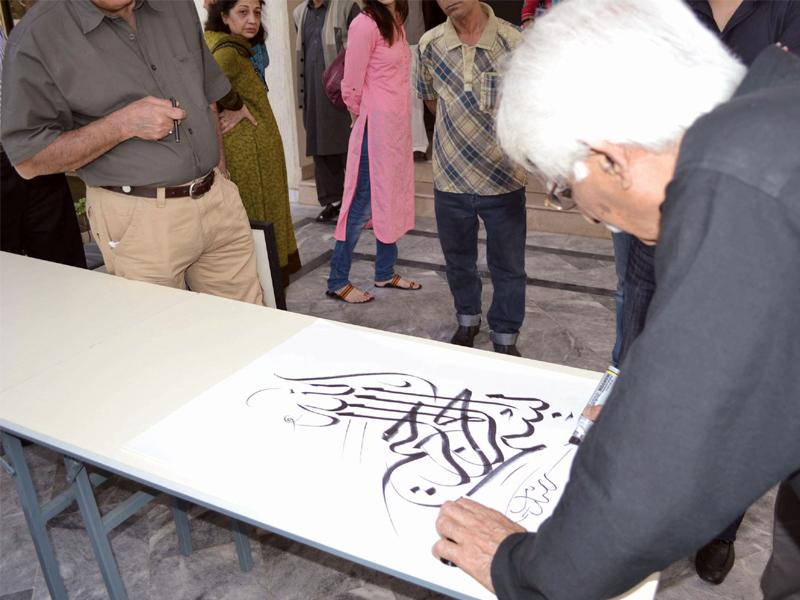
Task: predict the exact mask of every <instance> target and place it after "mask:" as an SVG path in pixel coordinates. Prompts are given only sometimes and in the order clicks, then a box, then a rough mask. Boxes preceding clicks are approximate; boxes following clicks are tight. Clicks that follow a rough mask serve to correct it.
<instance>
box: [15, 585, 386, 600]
mask: <svg viewBox="0 0 800 600" xmlns="http://www.w3.org/2000/svg"><path fill="white" fill-rule="evenodd" d="M0 600H1V599H0ZM330 600H396V599H395V595H394V594H393V593H392V590H391V589H389V588H388V587H382V586H378V585H365V586H364V587H360V588H356V589H354V590H350V591H348V592H345V593H343V594H336V595H335V596H331V598H330Z"/></svg>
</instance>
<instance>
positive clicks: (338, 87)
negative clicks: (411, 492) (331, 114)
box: [322, 50, 347, 110]
mask: <svg viewBox="0 0 800 600" xmlns="http://www.w3.org/2000/svg"><path fill="white" fill-rule="evenodd" d="M346 52H347V50H342V51H341V52H339V54H338V55H337V56H336V58H334V59H333V62H332V63H331V64H330V65H328V68H327V69H325V72H324V73H323V74H322V87H324V88H325V93H326V94H327V95H328V98H329V99H330V101H331V102H332V103H333V105H334V106H337V107H339V108H343V109H345V110H347V105H346V104H345V103H344V99H342V78H344V55H345V53H346Z"/></svg>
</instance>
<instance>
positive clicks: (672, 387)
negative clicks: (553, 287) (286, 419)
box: [492, 48, 800, 600]
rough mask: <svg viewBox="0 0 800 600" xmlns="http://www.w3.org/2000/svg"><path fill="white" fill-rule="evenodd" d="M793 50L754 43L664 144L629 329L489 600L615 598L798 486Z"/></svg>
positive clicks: (799, 190) (497, 569) (798, 214)
mask: <svg viewBox="0 0 800 600" xmlns="http://www.w3.org/2000/svg"><path fill="white" fill-rule="evenodd" d="M799 139H800V58H798V57H796V56H793V55H792V54H789V53H786V52H783V51H781V50H778V49H777V48H767V49H766V50H764V52H763V53H762V54H761V55H759V57H758V58H757V59H756V61H755V62H754V63H753V65H752V67H751V68H750V70H749V71H748V74H747V76H746V77H745V79H744V81H743V82H742V84H741V85H740V86H739V88H738V89H737V91H736V94H735V95H734V97H733V98H732V99H731V100H730V101H729V102H727V103H725V104H723V105H721V106H719V107H717V108H716V109H715V110H713V111H712V112H711V113H709V114H708V115H705V116H703V117H701V118H700V119H698V120H697V121H696V122H695V123H694V124H693V125H692V126H691V127H690V128H689V129H688V131H687V132H686V134H685V136H684V138H683V141H682V143H681V146H680V151H679V155H678V162H677V166H676V170H675V174H674V177H673V179H672V181H671V182H670V184H669V185H668V187H667V193H666V199H665V201H664V203H663V205H662V221H661V236H660V238H659V245H658V253H657V254H656V276H657V290H656V294H655V296H654V297H653V302H652V304H651V306H650V310H649V312H648V318H647V328H646V329H645V330H644V331H643V332H642V334H641V335H640V336H639V338H637V340H636V341H635V342H634V344H633V346H632V347H631V352H630V354H629V355H628V357H627V358H626V363H625V367H626V368H625V371H624V372H623V373H622V375H621V376H620V378H619V380H618V382H617V384H616V386H615V388H614V391H613V392H612V394H611V397H610V398H609V401H608V404H607V406H606V407H605V409H604V410H603V412H602V413H601V415H600V417H599V418H598V420H597V423H596V425H595V426H594V427H593V428H592V429H591V430H590V431H589V433H588V435H587V436H586V439H585V440H584V442H583V444H582V445H581V448H580V451H579V452H578V454H577V456H576V458H575V462H574V463H573V465H572V471H571V474H570V480H569V483H568V484H567V487H566V488H565V490H564V495H563V497H562V498H561V501H560V503H559V504H558V506H557V507H556V510H555V511H554V513H553V516H552V517H551V518H550V519H549V520H547V521H545V522H544V523H543V524H542V526H541V527H540V528H539V531H538V532H537V533H536V534H527V533H521V534H513V535H511V536H509V537H508V538H506V540H504V541H503V543H502V544H501V545H500V547H499V548H498V551H497V553H496V554H495V558H494V561H493V563H492V582H493V584H494V587H495V589H496V590H497V595H498V597H499V598H500V600H508V599H513V600H523V599H524V600H542V599H545V598H546V599H548V600H558V599H564V600H567V599H569V600H573V599H575V598H582V599H584V600H593V599H598V600H599V599H601V598H611V597H613V596H616V595H618V594H621V593H624V592H625V591H627V590H628V589H630V588H631V587H633V586H634V585H636V584H637V583H639V582H640V581H641V580H642V579H644V578H645V577H647V576H649V575H650V574H651V573H654V572H656V571H660V570H662V569H664V568H666V567H667V566H669V565H670V564H672V563H674V562H675V561H676V560H679V559H680V558H683V557H685V556H687V555H689V554H691V553H692V552H694V551H695V550H697V548H699V547H700V546H702V545H703V544H704V543H706V542H707V541H708V540H710V539H712V538H713V537H714V536H715V535H716V534H717V533H719V532H720V531H722V529H723V528H724V527H725V526H726V525H728V524H729V523H730V522H731V521H732V520H733V519H734V518H735V517H736V516H738V515H741V514H742V513H743V512H744V511H745V509H746V508H747V507H748V506H750V504H752V503H753V502H754V501H755V500H757V499H758V498H759V497H761V496H762V495H763V494H764V493H766V492H767V491H768V490H769V489H770V488H772V487H773V486H774V485H775V484H776V483H778V482H779V481H781V480H784V479H786V478H789V477H791V476H792V474H793V473H794V474H795V477H794V479H793V483H794V484H795V486H794V487H795V489H796V490H798V491H799V492H800V475H799V474H798V473H797V472H798V469H800V435H798V432H800V397H799V396H798V394H799V393H800V392H799V391H798V390H800V369H798V368H797V365H798V364H800V311H799V310H798V306H800V277H798V273H800V144H798V140H799Z"/></svg>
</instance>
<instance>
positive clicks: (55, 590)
mask: <svg viewBox="0 0 800 600" xmlns="http://www.w3.org/2000/svg"><path fill="white" fill-rule="evenodd" d="M0 436H2V443H3V448H5V451H6V457H8V460H9V463H10V465H8V466H9V467H10V470H11V471H12V472H11V473H9V475H11V477H12V479H13V480H14V485H15V486H16V488H17V494H19V501H20V504H22V511H23V513H25V520H26V521H27V522H28V529H29V531H30V533H31V537H32V538H33V545H34V547H35V548H36V554H37V555H38V557H39V564H40V565H41V566H42V573H43V575H44V580H45V583H47V589H48V591H49V592H50V597H51V598H53V599H54V600H67V590H66V588H65V587H64V580H63V579H62V578H61V573H60V572H59V570H58V564H56V557H55V554H53V546H52V545H51V544H50V537H49V536H48V535H47V519H46V518H44V516H43V515H42V509H41V507H40V506H39V499H38V498H37V497H36V490H34V488H33V480H32V479H31V473H30V471H29V469H28V462H27V461H26V460H25V453H24V452H23V451H22V444H21V443H20V440H19V438H17V437H15V436H13V435H11V434H9V433H6V432H5V431H3V432H1V433H0Z"/></svg>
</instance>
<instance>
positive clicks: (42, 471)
mask: <svg viewBox="0 0 800 600" xmlns="http://www.w3.org/2000/svg"><path fill="white" fill-rule="evenodd" d="M28 447H29V448H30V446H28ZM28 454H29V453H28V452H27V451H26V456H27V455H28ZM28 468H29V471H30V474H31V479H32V480H33V488H34V490H36V496H37V497H38V499H39V503H40V504H43V503H45V502H47V501H49V500H50V499H51V498H52V493H53V481H54V477H55V473H56V463H49V464H42V466H39V467H31V466H30V465H29V467H28ZM24 523H25V515H24V513H23V512H22V505H21V504H20V503H19V496H18V495H17V487H16V485H15V484H14V480H13V478H12V477H11V475H9V474H8V473H6V472H5V470H3V469H0V525H2V526H6V525H19V524H24Z"/></svg>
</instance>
